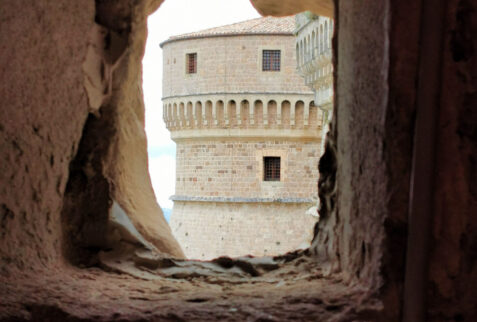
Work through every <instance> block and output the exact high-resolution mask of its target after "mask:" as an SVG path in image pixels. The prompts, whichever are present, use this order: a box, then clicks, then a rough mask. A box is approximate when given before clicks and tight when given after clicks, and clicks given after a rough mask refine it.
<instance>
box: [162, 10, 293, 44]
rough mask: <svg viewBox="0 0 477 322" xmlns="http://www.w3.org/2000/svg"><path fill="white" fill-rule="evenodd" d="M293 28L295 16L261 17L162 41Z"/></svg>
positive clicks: (275, 31)
mask: <svg viewBox="0 0 477 322" xmlns="http://www.w3.org/2000/svg"><path fill="white" fill-rule="evenodd" d="M294 30H295V16H289V17H280V18H277V17H261V18H256V19H251V20H247V21H242V22H237V23H234V24H231V25H225V26H220V27H215V28H209V29H205V30H201V31H196V32H191V33H187V34H182V35H177V36H172V37H170V38H169V39H167V40H166V41H164V42H163V43H162V44H161V46H162V45H163V44H164V43H167V42H170V41H175V40H180V39H189V38H202V37H217V36H223V35H243V34H246V35H253V34H285V35H286V34H290V35H292V34H293V31H294Z"/></svg>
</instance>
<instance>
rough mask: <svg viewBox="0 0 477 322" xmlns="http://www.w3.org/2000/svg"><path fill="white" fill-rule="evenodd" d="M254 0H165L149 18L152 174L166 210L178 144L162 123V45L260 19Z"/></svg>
mask: <svg viewBox="0 0 477 322" xmlns="http://www.w3.org/2000/svg"><path fill="white" fill-rule="evenodd" d="M258 17H260V15H259V14H258V12H257V11H256V10H255V9H254V8H253V6H252V4H251V3H250V0H165V1H164V2H163V4H162V5H161V7H160V8H159V9H158V10H157V11H156V12H155V13H154V14H152V15H151V16H149V18H148V22H147V26H148V38H147V43H146V52H145V55H144V58H143V61H142V65H143V91H144V103H145V106H146V133H147V140H148V152H149V173H150V175H151V180H152V186H153V188H154V192H155V193H156V199H157V201H158V202H159V205H160V206H161V207H162V208H172V201H171V200H169V197H170V196H171V195H173V194H174V190H175V176H176V166H175V164H176V145H175V143H174V142H173V141H172V140H171V139H170V133H169V131H168V130H167V129H166V126H165V124H164V122H163V120H162V103H161V98H162V50H161V48H160V47H159V44H160V43H161V42H162V41H164V40H166V39H167V38H169V37H170V36H174V35H180V34H184V33H188V32H193V31H199V30H202V29H207V28H212V27H218V26H223V25H228V24H231V23H235V22H240V21H245V20H249V19H254V18H258Z"/></svg>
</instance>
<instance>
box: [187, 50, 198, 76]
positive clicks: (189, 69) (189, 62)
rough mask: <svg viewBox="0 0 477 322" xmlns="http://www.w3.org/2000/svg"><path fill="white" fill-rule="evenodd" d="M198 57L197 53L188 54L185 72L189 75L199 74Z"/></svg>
mask: <svg viewBox="0 0 477 322" xmlns="http://www.w3.org/2000/svg"><path fill="white" fill-rule="evenodd" d="M191 57H193V64H192V66H193V69H192V71H191ZM197 63H198V55H197V52H190V53H186V64H185V72H186V74H187V75H193V74H197V65H198V64H197Z"/></svg>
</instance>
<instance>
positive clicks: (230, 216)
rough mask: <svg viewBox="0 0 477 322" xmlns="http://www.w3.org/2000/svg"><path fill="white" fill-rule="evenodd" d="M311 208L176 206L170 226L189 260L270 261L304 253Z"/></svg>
mask: <svg viewBox="0 0 477 322" xmlns="http://www.w3.org/2000/svg"><path fill="white" fill-rule="evenodd" d="M311 206H313V204H306V203H228V202H181V201H176V202H174V209H173V215H172V217H171V223H170V224H171V227H172V232H173V234H174V236H175V238H176V239H177V240H178V241H179V243H180V244H181V245H182V248H183V251H184V253H185V255H186V256H187V258H189V259H202V260H207V259H212V258H215V257H219V256H221V255H227V256H232V257H235V256H243V255H248V254H251V255H255V256H266V255H272V256H273V255H278V254H284V253H286V252H287V251H292V250H295V249H298V248H306V247H309V245H310V242H311V239H312V237H313V227H314V225H315V223H316V220H317V217H314V216H312V215H311V214H309V213H307V209H308V208H310V207H311ZM237 214H239V215H237Z"/></svg>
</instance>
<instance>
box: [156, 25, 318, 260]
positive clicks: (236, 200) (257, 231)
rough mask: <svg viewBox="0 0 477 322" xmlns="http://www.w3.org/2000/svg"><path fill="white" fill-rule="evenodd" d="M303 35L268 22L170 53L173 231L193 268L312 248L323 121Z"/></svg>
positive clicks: (167, 93) (211, 33)
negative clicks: (305, 67)
mask: <svg viewBox="0 0 477 322" xmlns="http://www.w3.org/2000/svg"><path fill="white" fill-rule="evenodd" d="M294 26H295V21H294V18H293V17H285V18H272V17H265V18H258V19H253V20H249V21H245V22H241V23H236V24H232V25H227V26H223V27H218V28H212V29H207V30H204V31H200V32H194V33H190V34H185V35H180V36H174V37H171V38H169V39H168V40H166V41H165V42H163V43H162V44H161V47H162V48H163V60H164V61H163V66H164V67H163V73H164V74H163V108H164V121H165V123H166V126H167V128H168V129H169V130H170V132H171V137H172V139H173V140H174V141H175V142H176V143H177V154H176V157H177V161H176V192H175V195H174V196H172V197H171V199H172V200H173V201H174V207H173V211H172V216H171V222H170V225H171V228H172V231H173V233H174V235H175V237H176V238H177V239H178V241H179V242H180V244H181V245H182V248H183V250H184V252H185V254H186V256H187V257H189V258H191V259H211V258H214V257H217V256H221V255H229V256H241V255H247V254H252V255H256V256H262V255H277V254H280V253H285V252H287V251H291V250H294V249H297V248H301V247H306V246H308V245H309V243H310V241H311V238H312V230H313V226H314V224H315V222H316V220H317V217H316V211H313V210H310V208H311V207H313V206H314V205H316V196H317V178H318V170H317V164H318V159H319V157H320V155H321V139H320V137H321V127H322V121H323V120H322V114H321V111H320V110H319V109H318V108H317V107H316V106H314V104H313V92H312V91H311V90H310V89H309V88H308V87H306V86H305V84H304V82H303V79H302V78H301V77H300V75H298V73H297V72H296V65H297V63H296V50H295V37H294V34H293V30H294Z"/></svg>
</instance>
